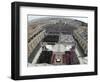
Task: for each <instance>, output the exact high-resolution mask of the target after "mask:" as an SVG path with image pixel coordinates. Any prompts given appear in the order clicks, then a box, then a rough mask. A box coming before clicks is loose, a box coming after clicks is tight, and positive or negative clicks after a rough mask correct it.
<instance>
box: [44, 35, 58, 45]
mask: <svg viewBox="0 0 100 82" xmlns="http://www.w3.org/2000/svg"><path fill="white" fill-rule="evenodd" d="M58 41H59V36H58V35H47V36H46V37H45V38H44V39H43V42H50V43H51V42H58Z"/></svg>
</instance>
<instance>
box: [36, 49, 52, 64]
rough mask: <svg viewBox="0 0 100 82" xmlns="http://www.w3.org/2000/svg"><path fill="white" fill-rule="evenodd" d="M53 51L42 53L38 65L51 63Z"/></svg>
mask: <svg viewBox="0 0 100 82" xmlns="http://www.w3.org/2000/svg"><path fill="white" fill-rule="evenodd" d="M51 56H52V51H42V52H41V55H40V57H39V59H38V61H37V63H48V64H50V63H51Z"/></svg>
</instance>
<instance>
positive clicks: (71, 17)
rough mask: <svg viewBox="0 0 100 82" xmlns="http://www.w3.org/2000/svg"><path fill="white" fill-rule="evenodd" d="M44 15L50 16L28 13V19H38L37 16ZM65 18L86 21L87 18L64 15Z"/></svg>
mask: <svg viewBox="0 0 100 82" xmlns="http://www.w3.org/2000/svg"><path fill="white" fill-rule="evenodd" d="M44 17H50V16H44V15H43V16H40V15H39V16H36V15H28V21H32V20H35V19H39V18H44ZM66 18H70V19H76V20H80V21H82V22H85V23H88V18H87V17H75V16H70V17H69V16H66Z"/></svg>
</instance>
